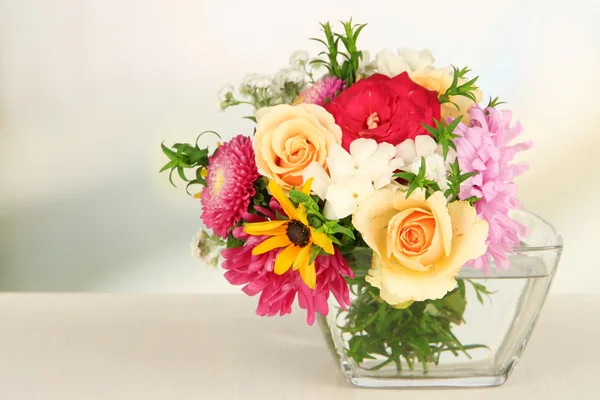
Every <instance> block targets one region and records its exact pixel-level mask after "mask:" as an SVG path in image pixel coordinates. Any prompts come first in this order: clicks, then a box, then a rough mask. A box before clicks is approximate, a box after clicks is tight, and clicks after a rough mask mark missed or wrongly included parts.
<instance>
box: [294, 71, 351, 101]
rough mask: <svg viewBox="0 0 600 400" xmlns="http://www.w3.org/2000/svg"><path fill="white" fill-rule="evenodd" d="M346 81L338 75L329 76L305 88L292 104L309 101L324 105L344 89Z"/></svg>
mask: <svg viewBox="0 0 600 400" xmlns="http://www.w3.org/2000/svg"><path fill="white" fill-rule="evenodd" d="M345 86H346V85H345V84H344V81H342V80H341V79H339V78H337V77H327V78H324V79H322V80H320V81H317V82H315V83H314V85H312V86H309V87H307V88H306V89H304V90H303V91H302V92H300V94H299V95H298V97H297V98H296V100H294V102H293V103H292V104H301V103H309V104H316V105H318V106H324V105H325V103H326V102H327V101H328V100H332V99H333V98H334V97H335V96H336V94H337V93H338V92H341V91H342V90H344V87H345Z"/></svg>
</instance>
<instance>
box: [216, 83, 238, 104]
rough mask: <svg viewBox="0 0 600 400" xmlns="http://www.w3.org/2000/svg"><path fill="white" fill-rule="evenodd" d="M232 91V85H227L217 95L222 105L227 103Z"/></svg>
mask: <svg viewBox="0 0 600 400" xmlns="http://www.w3.org/2000/svg"><path fill="white" fill-rule="evenodd" d="M233 91H234V89H233V85H232V84H230V83H228V84H226V85H225V86H223V87H222V88H221V90H219V93H218V97H219V102H220V103H222V102H224V101H227V100H228V99H229V97H231V95H232V94H233Z"/></svg>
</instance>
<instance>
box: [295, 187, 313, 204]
mask: <svg viewBox="0 0 600 400" xmlns="http://www.w3.org/2000/svg"><path fill="white" fill-rule="evenodd" d="M290 200H292V201H293V202H294V203H296V204H300V203H309V202H313V199H312V198H311V197H310V196H309V195H307V194H305V193H302V192H301V191H299V190H296V189H292V190H290Z"/></svg>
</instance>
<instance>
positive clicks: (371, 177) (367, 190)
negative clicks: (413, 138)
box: [303, 139, 402, 220]
mask: <svg viewBox="0 0 600 400" xmlns="http://www.w3.org/2000/svg"><path fill="white" fill-rule="evenodd" d="M395 154H396V149H395V148H394V146H393V145H391V144H389V143H380V144H377V142H376V141H375V140H373V139H357V140H355V141H353V142H352V144H350V152H349V153H348V152H347V151H346V150H344V149H343V148H342V147H341V146H339V145H336V146H333V147H332V148H331V149H330V151H329V155H328V156H327V167H328V169H329V174H328V173H327V172H326V171H325V169H323V167H322V166H321V165H320V164H318V163H314V162H313V163H311V164H310V165H309V166H308V168H306V170H305V171H304V174H303V179H304V180H305V181H306V180H308V179H310V178H314V181H313V184H312V190H313V191H314V192H315V193H316V194H317V196H319V197H320V198H321V199H323V200H325V201H326V202H325V208H324V210H323V215H324V216H325V217H326V218H328V219H331V220H336V219H341V218H344V217H347V216H348V215H350V214H352V213H353V212H354V211H356V208H357V207H358V205H359V204H360V202H361V201H362V200H364V199H365V198H366V197H367V196H368V195H370V194H371V193H373V192H375V191H376V190H377V189H380V188H382V187H384V186H385V185H387V184H389V183H390V182H391V180H392V175H393V173H394V171H395V170H396V169H398V167H400V166H401V163H402V160H398V159H395Z"/></svg>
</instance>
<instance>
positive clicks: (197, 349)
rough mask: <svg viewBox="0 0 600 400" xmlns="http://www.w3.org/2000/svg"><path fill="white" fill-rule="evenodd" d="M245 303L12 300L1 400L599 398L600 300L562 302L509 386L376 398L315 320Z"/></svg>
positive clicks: (553, 303) (229, 299) (3, 343)
mask: <svg viewBox="0 0 600 400" xmlns="http://www.w3.org/2000/svg"><path fill="white" fill-rule="evenodd" d="M255 301H256V299H251V298H246V297H244V296H241V295H240V296H236V295H219V296H208V295H197V296H190V295H122V294H112V295H111V294H101V295H98V294H2V295H0V324H1V325H0V399H6V400H13V399H14V400H20V399H26V400H33V399H40V400H41V399H43V400H48V399H61V400H68V399H77V400H95V399H111V400H112V399H123V400H133V399H145V400H152V399H160V400H170V399H177V400H179V399H194V400H197V399H211V400H212V399H245V400H252V399H260V400H268V399H278V400H280V399H310V400H313V399H315V400H317V399H327V400H335V399H370V398H373V399H377V400H385V399H401V398H409V399H410V398H412V399H418V400H428V399H447V400H448V399H450V400H451V399H461V400H469V399H477V400H482V399H503V400H505V399H509V400H513V399H565V398H570V399H577V400H579V399H598V398H600V394H599V393H600V391H599V390H598V389H597V383H598V382H600V364H599V357H600V296H597V295H552V296H551V297H550V298H549V300H548V301H547V303H546V306H545V309H544V311H543V312H542V316H541V319H540V321H539V323H538V326H537V328H536V330H535V332H534V334H533V337H532V339H531V342H530V344H529V346H528V348H527V350H526V351H525V354H524V356H523V358H522V360H521V362H520V364H519V365H518V366H517V369H516V371H515V372H514V373H513V375H512V376H511V378H510V379H509V380H508V382H507V383H506V384H505V385H503V386H501V387H498V388H491V389H453V390H421V391H417V390H410V391H406V390H405V391H401V390H382V389H377V390H372V389H357V388H354V387H352V386H350V385H348V384H346V383H345V380H344V379H343V377H342V376H341V374H340V373H338V370H337V367H336V365H335V364H334V362H333V359H332V358H331V356H330V354H329V352H328V350H327V348H326V347H325V344H324V341H323V340H322V338H321V336H320V332H319V329H318V328H317V327H316V326H313V327H309V326H307V325H306V324H305V322H304V319H303V318H304V314H303V313H302V312H299V313H296V314H295V315H292V316H287V317H285V318H279V317H277V318H260V317H258V316H256V315H255V314H254V312H253V311H254V306H255Z"/></svg>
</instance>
